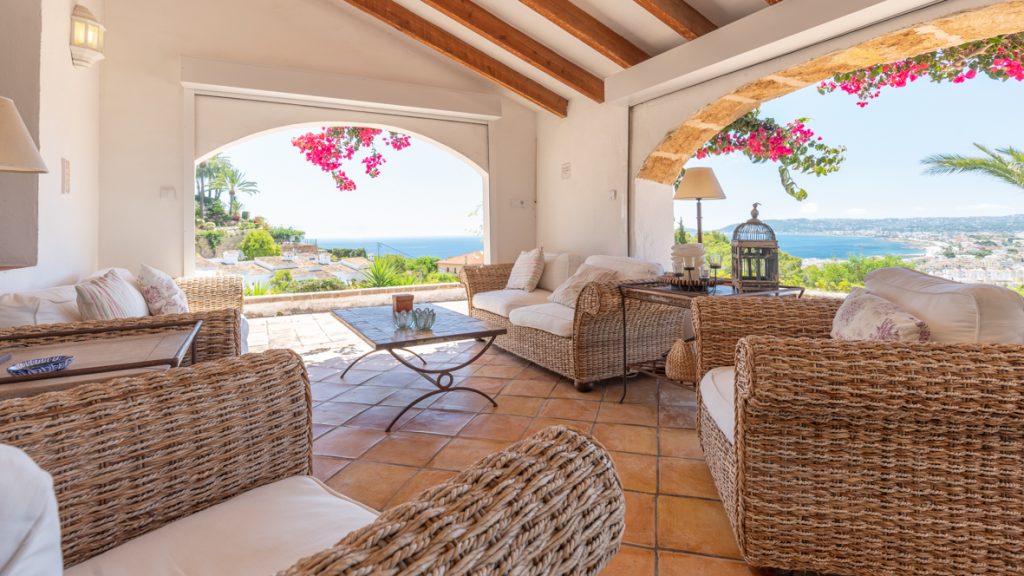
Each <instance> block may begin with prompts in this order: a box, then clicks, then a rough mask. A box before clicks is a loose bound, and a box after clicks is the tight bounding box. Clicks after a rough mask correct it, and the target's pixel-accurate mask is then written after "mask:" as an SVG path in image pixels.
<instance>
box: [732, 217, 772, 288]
mask: <svg viewBox="0 0 1024 576" xmlns="http://www.w3.org/2000/svg"><path fill="white" fill-rule="evenodd" d="M759 205H760V204H759V203H757V202H755V203H754V209H753V210H751V211H750V220H747V221H746V222H744V223H743V224H740V225H739V226H737V227H736V230H734V231H733V233H732V286H733V288H734V289H735V290H736V291H737V292H758V291H761V290H776V289H778V287H779V243H778V241H777V240H776V239H775V231H774V230H772V227H771V226H769V225H767V224H765V223H764V222H761V221H760V220H758V219H757V216H758V211H757V207H758V206H759Z"/></svg>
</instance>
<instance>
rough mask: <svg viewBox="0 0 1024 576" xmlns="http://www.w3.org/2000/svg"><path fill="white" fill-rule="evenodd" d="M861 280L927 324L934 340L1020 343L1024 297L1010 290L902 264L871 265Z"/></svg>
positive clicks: (1023, 329) (1023, 330)
mask: <svg viewBox="0 0 1024 576" xmlns="http://www.w3.org/2000/svg"><path fill="white" fill-rule="evenodd" d="M864 284H865V286H864V287H865V288H867V290H868V291H869V292H871V293H873V294H877V295H878V296H881V297H882V298H885V299H886V300H888V301H890V302H893V303H895V304H897V305H899V306H900V307H901V308H903V309H904V310H906V311H907V312H909V313H911V314H913V315H914V316H916V317H918V318H920V319H921V320H923V321H924V322H925V323H926V324H928V328H929V329H930V331H931V341H933V342H944V343H952V344H956V343H960V344H971V343H982V344H1024V298H1021V296H1020V295H1019V294H1017V293H1016V292H1014V291H1012V290H1008V289H1006V288H1001V287H999V286H992V285H988V284H961V283H960V282H953V281H952V280H946V279H944V278H938V277H935V276H929V275H927V274H923V273H921V272H917V271H915V270H909V269H906V268H882V269H880V270H875V271H874V272H872V273H870V274H868V276H867V279H866V280H865V282H864Z"/></svg>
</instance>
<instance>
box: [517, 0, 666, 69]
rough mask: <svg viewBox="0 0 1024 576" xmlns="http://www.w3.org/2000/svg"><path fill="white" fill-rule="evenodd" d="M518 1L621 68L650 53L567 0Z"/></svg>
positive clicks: (631, 64) (640, 59) (633, 63)
mask: <svg viewBox="0 0 1024 576" xmlns="http://www.w3.org/2000/svg"><path fill="white" fill-rule="evenodd" d="M519 1H520V2H522V3H523V4H526V5H527V6H529V7H530V8H532V9H533V10H534V11H535V12H537V13H538V14H540V15H541V16H543V17H545V18H547V19H548V20H550V21H551V22H553V23H555V25H557V26H558V27H559V28H561V29H562V30H565V31H566V32H568V33H569V34H572V35H573V36H575V37H576V38H577V39H579V40H580V41H582V42H583V43H584V44H586V45H587V46H590V47H591V48H593V49H594V50H597V51H598V52H600V53H601V54H603V55H604V56H605V57H607V58H608V59H609V60H611V61H612V62H615V63H616V64H618V65H619V66H622V67H623V68H629V67H630V66H634V65H636V64H639V63H640V62H643V61H644V60H647V59H648V58H650V57H651V55H650V54H648V53H647V52H644V51H643V50H642V49H640V48H639V47H638V46H636V45H635V44H633V43H632V42H630V41H629V40H626V39H625V38H623V37H622V36H621V35H620V34H619V33H618V32H616V31H614V30H612V29H611V28H609V27H607V26H605V25H604V24H603V23H602V22H601V21H600V20H598V19H597V18H594V17H593V16H591V15H590V14H588V13H586V12H585V11H583V10H582V9H581V8H580V7H578V6H576V5H575V4H573V3H572V2H569V0H519Z"/></svg>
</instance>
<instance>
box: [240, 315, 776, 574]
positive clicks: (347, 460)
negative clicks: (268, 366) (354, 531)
mask: <svg viewBox="0 0 1024 576" xmlns="http://www.w3.org/2000/svg"><path fill="white" fill-rule="evenodd" d="M450 307H452V308H453V309H456V310H460V309H461V311H465V304H464V303H452V304H450ZM251 330H252V335H251V337H250V341H249V343H250V347H251V349H252V350H253V351H259V350H263V349H266V348H293V349H295V350H297V351H299V352H300V353H302V354H303V357H304V358H305V359H306V364H307V366H308V368H309V374H310V380H311V381H312V388H313V398H314V408H313V422H314V430H313V434H314V438H315V440H314V443H313V447H314V454H315V456H314V474H316V476H317V477H318V478H320V479H322V480H324V481H325V482H327V484H328V485H330V486H331V487H333V488H334V489H336V490H338V491H339V492H342V493H344V494H346V495H348V496H351V497H352V498H355V499H357V500H359V501H361V502H363V503H365V504H367V505H369V506H372V507H375V508H378V509H380V508H386V507H388V506H393V505H395V504H399V503H401V502H404V501H406V500H408V499H410V498H413V497H414V496H415V495H416V494H417V493H418V492H419V491H420V490H423V489H424V488H427V487H429V486H432V485H434V484H437V483H440V482H443V481H445V480H447V479H448V478H450V477H452V476H453V475H454V474H456V472H457V471H458V470H462V469H463V468H465V467H466V466H468V465H470V464H471V463H473V462H474V461H476V460H477V459H479V458H481V457H483V456H484V455H486V454H489V453H491V452H493V451H496V450H500V449H502V448H504V447H506V446H508V445H509V444H511V443H513V442H515V441H516V440H519V439H521V438H524V437H526V436H528V435H529V434H532V433H533V432H536V431H538V430H540V429H542V428H544V427H546V426H552V425H558V424H562V425H567V426H571V427H573V428H575V429H577V430H581V431H583V432H586V433H590V434H593V435H594V436H595V437H596V438H598V439H599V440H600V441H601V442H602V443H603V444H604V445H605V446H606V447H607V448H608V449H609V450H610V451H611V453H612V459H613V460H614V462H615V465H616V468H617V470H618V472H619V476H620V478H621V479H622V483H623V486H624V487H625V489H626V534H625V537H624V543H623V547H622V550H621V551H620V552H619V554H618V556H616V558H615V559H614V560H613V561H612V563H611V564H610V565H609V566H608V568H607V569H606V570H605V571H604V574H606V575H619V574H621V575H629V576H644V575H648V574H662V575H664V576H669V575H676V574H680V575H694V576H696V575H700V576H715V575H723V576H724V575H729V576H732V575H743V574H759V573H758V572H755V571H753V570H751V569H750V568H748V567H747V566H746V564H744V563H743V562H742V561H739V560H738V558H739V553H738V551H737V548H736V542H735V540H734V539H733V535H732V532H731V530H730V528H729V523H728V521H727V520H726V516H725V512H724V510H723V508H722V504H721V502H719V500H718V495H717V493H716V491H715V487H714V484H713V482H712V480H711V476H710V474H709V472H708V469H707V466H706V465H705V464H704V460H703V455H702V453H701V449H700V446H699V444H698V442H697V435H696V432H695V431H694V430H693V426H694V420H695V418H694V416H695V413H694V412H695V398H694V394H693V391H692V390H689V389H686V388H683V387H681V386H678V385H676V384H673V383H670V382H667V381H664V380H662V381H660V382H659V381H656V380H654V379H652V378H646V377H644V378H637V379H634V380H631V381H630V383H629V387H628V388H629V391H628V394H627V396H626V401H625V403H624V404H619V403H618V399H619V396H620V395H621V394H622V388H621V384H619V383H618V381H616V380H613V381H608V382H602V383H598V384H597V386H595V388H594V390H593V391H592V392H589V393H586V394H581V393H579V392H577V391H576V390H575V389H574V388H573V386H572V384H571V383H570V382H568V381H566V380H564V379H562V378H560V377H559V376H558V375H557V374H554V373H551V372H548V371H546V370H544V369H541V368H539V367H536V366H533V365H530V364H528V363H526V362H524V361H522V360H520V359H518V358H516V357H514V356H512V355H510V354H508V353H505V352H502V351H499V350H497V349H492V350H490V351H488V352H487V354H486V355H485V356H484V357H482V358H481V359H480V360H479V361H477V362H476V363H475V364H473V365H471V366H470V367H469V368H467V369H465V370H463V371H461V373H460V375H459V376H458V377H457V378H458V380H460V381H462V382H465V383H466V384H467V385H472V386H474V387H478V388H481V389H485V390H486V391H488V392H489V393H491V394H494V395H496V399H497V402H498V407H497V408H494V407H492V406H490V405H489V404H488V403H487V402H486V400H484V399H483V398H480V397H479V396H476V395H474V394H471V393H466V392H454V393H449V394H446V395H442V396H440V397H433V398H430V399H429V400H427V401H425V402H423V403H421V404H419V405H417V407H416V409H415V410H410V411H409V412H407V413H406V416H405V417H403V420H402V421H401V423H400V425H399V426H397V427H396V431H394V432H392V433H390V434H388V433H386V432H384V429H385V427H386V426H387V425H388V423H389V422H390V421H391V419H392V418H394V416H395V415H396V414H397V413H398V412H399V411H400V410H401V407H402V406H404V405H406V404H407V403H408V402H409V401H410V400H412V399H415V398H416V397H417V396H418V395H420V394H422V393H423V392H425V391H428V390H430V389H431V385H430V384H429V383H427V382H426V381H423V380H421V379H419V378H418V377H417V376H415V375H413V374H411V373H410V371H409V370H408V369H406V368H405V367H403V366H401V365H399V364H398V363H397V361H395V360H394V359H393V358H391V357H390V356H389V355H387V354H386V353H384V354H380V355H374V356H370V357H368V358H366V359H365V360H363V361H361V362H360V363H359V364H358V365H357V368H353V370H352V371H351V372H349V373H348V375H347V376H346V378H345V379H344V380H342V379H340V377H339V375H340V372H341V370H342V369H344V368H345V367H346V366H347V365H348V363H349V362H351V361H352V360H353V359H354V358H356V357H358V356H359V355H360V354H362V353H363V352H365V351H366V350H367V348H366V347H365V346H364V345H362V343H361V342H360V341H359V340H358V339H357V338H356V337H355V336H354V335H353V334H352V333H350V332H349V331H348V330H346V329H345V328H344V327H343V326H342V325H341V324H340V323H339V322H337V321H335V320H334V319H333V318H332V317H331V316H330V315H328V314H309V315H296V316H286V317H278V318H268V319H256V320H254V321H253V322H252V326H251ZM478 346H480V345H479V344H477V343H475V342H462V343H458V344H447V345H440V346H430V347H423V348H418V349H417V352H419V353H420V354H423V355H424V357H425V358H427V359H428V360H429V361H431V362H440V363H459V362H461V361H463V360H465V359H467V358H469V356H470V355H471V354H472V353H473V352H474V350H476V349H478V348H477V347H478Z"/></svg>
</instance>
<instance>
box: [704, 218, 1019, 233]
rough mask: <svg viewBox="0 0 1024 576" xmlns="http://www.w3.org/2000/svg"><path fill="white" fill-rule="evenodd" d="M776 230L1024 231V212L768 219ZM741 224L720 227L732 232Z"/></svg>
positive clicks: (801, 231)
mask: <svg viewBox="0 0 1024 576" xmlns="http://www.w3.org/2000/svg"><path fill="white" fill-rule="evenodd" d="M764 222H765V223H766V224H768V225H769V226H771V227H772V229H774V230H775V233H776V234H814V235H870V236H884V235H888V234H906V233H923V234H962V233H972V232H973V233H980V232H992V233H1002V234H1015V233H1017V232H1024V214H1013V215H1009V216H958V217H942V218H815V219H813V220H812V219H809V218H793V219H789V220H765V221H764ZM738 225H739V224H732V225H730V226H726V227H724V228H720V229H719V231H720V232H724V233H726V234H732V231H733V229H735V228H736V226H738Z"/></svg>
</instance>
